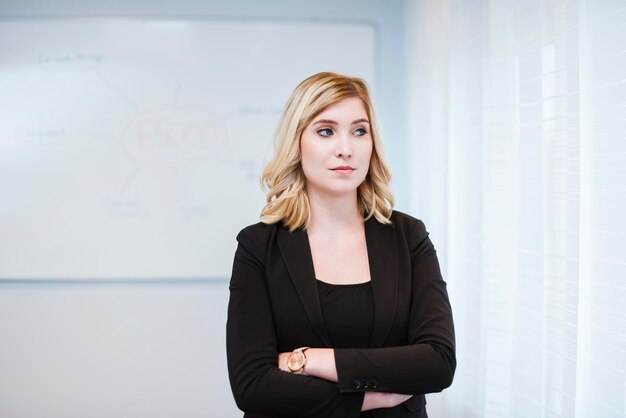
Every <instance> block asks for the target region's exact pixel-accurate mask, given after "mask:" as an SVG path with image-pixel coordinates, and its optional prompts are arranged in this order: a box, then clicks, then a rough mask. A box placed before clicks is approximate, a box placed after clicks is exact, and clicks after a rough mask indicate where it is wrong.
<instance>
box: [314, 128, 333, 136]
mask: <svg viewBox="0 0 626 418" xmlns="http://www.w3.org/2000/svg"><path fill="white" fill-rule="evenodd" d="M317 133H318V134H320V135H321V136H331V135H332V134H333V130H332V129H330V128H324V129H320V130H319V131H317Z"/></svg>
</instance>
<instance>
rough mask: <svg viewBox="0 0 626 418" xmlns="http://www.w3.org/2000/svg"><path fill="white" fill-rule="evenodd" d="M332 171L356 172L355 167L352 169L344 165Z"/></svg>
mask: <svg viewBox="0 0 626 418" xmlns="http://www.w3.org/2000/svg"><path fill="white" fill-rule="evenodd" d="M331 170H332V171H354V170H355V169H354V167H350V166H349V165H342V166H339V167H335V168H331Z"/></svg>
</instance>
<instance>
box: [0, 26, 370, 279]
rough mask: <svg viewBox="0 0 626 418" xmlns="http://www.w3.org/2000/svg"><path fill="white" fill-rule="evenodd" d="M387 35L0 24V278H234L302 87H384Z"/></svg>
mask: <svg viewBox="0 0 626 418" xmlns="http://www.w3.org/2000/svg"><path fill="white" fill-rule="evenodd" d="M375 44H376V31H375V28H374V27H373V26H371V25H369V24H366V23H341V24H338V23H330V22H320V21H311V22H309V21H283V20H211V19H187V20H164V19H136V18H132V19H131V18H128V19H125V18H75V19H69V18H68V19H65V18H64V19H45V20H31V19H27V20H4V21H0V51H1V54H0V115H2V117H1V118H0V278H3V279H126V280H127V279H178V278H182V279H190V278H191V279H194V278H201V279H204V278H222V279H223V278H227V277H229V276H230V273H231V266H232V259H233V254H234V251H235V248H236V241H235V237H236V235H237V233H238V232H239V231H240V230H241V229H242V228H243V227H244V226H246V225H248V224H251V223H255V222H258V220H259V213H260V210H261V208H262V207H263V204H264V201H265V197H264V194H263V192H262V190H261V188H260V186H259V182H258V179H259V176H260V174H261V170H262V167H263V165H264V163H265V162H266V161H268V159H269V157H270V155H271V152H272V149H273V133H274V129H275V126H276V124H277V121H278V118H279V115H280V112H281V111H282V108H283V106H284V103H285V102H286V100H287V97H288V96H289V94H290V92H291V91H292V90H293V88H294V87H295V86H296V85H297V84H298V83H299V82H300V81H301V80H303V79H304V78H306V77H307V76H309V75H311V74H313V73H316V72H319V71H327V70H329V71H336V72H340V73H345V74H350V75H356V76H359V77H363V78H365V79H366V80H367V81H368V82H369V84H370V86H371V87H372V88H375V79H374V76H375V71H374V63H375V53H376V45H375Z"/></svg>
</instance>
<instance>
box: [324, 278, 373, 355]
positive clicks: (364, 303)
mask: <svg viewBox="0 0 626 418" xmlns="http://www.w3.org/2000/svg"><path fill="white" fill-rule="evenodd" d="M316 282H317V289H318V293H319V298H320V305H321V307H322V316H323V317H324V325H325V327H326V332H327V333H328V338H329V339H330V344H331V345H332V347H333V348H366V347H368V346H369V343H370V338H371V336H372V328H373V327H374V298H373V295H372V282H371V281H369V282H365V283H357V284H330V283H326V282H323V281H321V280H316Z"/></svg>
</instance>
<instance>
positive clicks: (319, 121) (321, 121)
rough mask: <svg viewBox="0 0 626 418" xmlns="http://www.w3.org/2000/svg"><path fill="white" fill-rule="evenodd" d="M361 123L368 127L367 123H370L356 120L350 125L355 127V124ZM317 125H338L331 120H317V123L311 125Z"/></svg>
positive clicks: (364, 120)
mask: <svg viewBox="0 0 626 418" xmlns="http://www.w3.org/2000/svg"><path fill="white" fill-rule="evenodd" d="M361 122H365V123H367V124H368V125H369V123H370V121H369V120H367V119H357V120H355V121H353V122H352V123H351V125H356V124H357V123H361ZM319 123H325V124H327V125H338V123H337V122H335V121H334V120H332V119H320V120H318V121H316V122H314V123H313V125H317V124H319Z"/></svg>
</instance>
